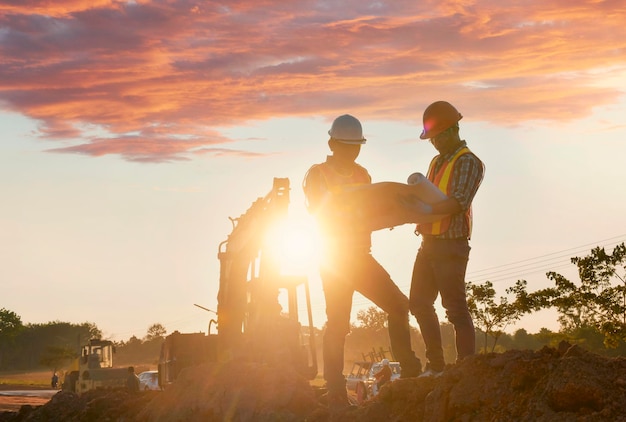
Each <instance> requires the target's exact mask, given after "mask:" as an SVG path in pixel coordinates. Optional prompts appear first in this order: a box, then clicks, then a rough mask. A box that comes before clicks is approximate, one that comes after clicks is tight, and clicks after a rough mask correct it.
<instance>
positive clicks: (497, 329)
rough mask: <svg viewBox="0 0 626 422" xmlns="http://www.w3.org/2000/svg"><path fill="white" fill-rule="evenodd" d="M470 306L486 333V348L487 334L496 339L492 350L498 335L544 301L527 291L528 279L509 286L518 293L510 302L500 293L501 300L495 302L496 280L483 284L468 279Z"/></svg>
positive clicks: (476, 322)
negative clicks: (497, 302)
mask: <svg viewBox="0 0 626 422" xmlns="http://www.w3.org/2000/svg"><path fill="white" fill-rule="evenodd" d="M466 289H467V306H468V307H469V310H470V314H471V315H472V318H473V320H474V324H475V325H476V326H477V327H478V328H479V329H480V330H482V331H483V332H484V333H485V350H487V337H488V336H489V335H491V336H492V337H493V339H494V341H493V346H492V348H491V351H493V350H494V349H495V347H496V343H497V342H498V338H499V337H500V336H501V335H502V334H503V333H504V329H505V328H506V327H507V326H508V325H509V324H510V323H513V322H515V321H517V320H519V319H520V318H521V317H522V315H524V314H525V313H528V312H530V311H531V310H534V309H536V308H537V307H538V306H540V305H539V304H540V303H541V302H540V301H539V300H538V299H536V298H535V295H534V294H528V293H527V292H526V281H524V280H518V281H517V282H516V283H515V286H513V287H509V288H508V289H506V292H507V293H509V294H514V295H515V301H514V302H512V303H509V300H508V298H507V297H505V296H501V297H500V303H499V304H496V301H495V296H496V291H495V289H494V288H493V283H491V282H490V281H486V282H485V283H483V284H474V283H471V282H468V283H467V286H466Z"/></svg>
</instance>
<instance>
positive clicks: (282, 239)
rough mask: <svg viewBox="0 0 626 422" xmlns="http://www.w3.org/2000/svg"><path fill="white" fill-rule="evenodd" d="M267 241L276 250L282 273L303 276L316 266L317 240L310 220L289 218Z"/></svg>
mask: <svg viewBox="0 0 626 422" xmlns="http://www.w3.org/2000/svg"><path fill="white" fill-rule="evenodd" d="M269 239H270V243H271V244H273V245H274V246H275V247H276V248H277V254H278V256H279V257H280V262H281V270H282V271H281V272H282V273H284V274H303V273H306V272H308V271H309V270H310V269H311V267H312V266H314V267H315V266H317V260H318V252H319V239H318V235H317V231H316V227H315V224H314V223H313V220H312V219H304V218H302V219H295V218H289V219H287V221H285V222H284V224H282V225H280V227H278V228H277V229H276V231H274V232H273V233H271V235H270V238H269Z"/></svg>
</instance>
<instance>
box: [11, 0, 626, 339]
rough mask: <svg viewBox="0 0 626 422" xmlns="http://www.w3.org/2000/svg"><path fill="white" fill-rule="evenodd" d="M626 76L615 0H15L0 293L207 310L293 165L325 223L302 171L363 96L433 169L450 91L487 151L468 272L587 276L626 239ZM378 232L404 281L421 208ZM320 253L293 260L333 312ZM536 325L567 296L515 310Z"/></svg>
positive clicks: (20, 303)
mask: <svg viewBox="0 0 626 422" xmlns="http://www.w3.org/2000/svg"><path fill="white" fill-rule="evenodd" d="M335 3H336V4H335ZM625 94H626V5H625V4H624V2H623V1H617V0H614V1H611V0H608V1H601V0H595V1H593V0H589V1H582V0H553V1H546V0H542V1H539V0H529V1H514V2H506V1H480V0H477V1H465V0H459V1H430V0H429V1H419V2H416V1H371V2H370V1H363V0H358V1H356V0H348V1H342V2H329V1H298V2H288V1H284V0H281V1H275V0H259V1H251V0H248V1H236V0H235V1H228V2H218V1H192V0H162V1H110V0H90V1H86V0H56V1H54V2H50V1H44V0H23V1H20V2H15V1H6V0H5V1H0V127H2V141H1V142H0V197H1V198H2V206H1V207H0V282H1V283H2V293H1V294H0V308H6V309H8V310H11V311H14V312H16V313H17V314H18V315H20V316H21V318H22V321H23V322H24V323H44V322H48V321H54V320H59V321H68V322H74V323H81V322H85V321H89V322H94V323H96V324H97V325H98V327H100V328H101V329H102V330H103V332H104V334H105V336H106V337H108V338H113V339H116V340H126V339H128V338H129V337H130V336H131V335H137V336H138V337H143V336H144V335H145V333H146V330H147V329H148V327H149V326H150V325H151V324H152V323H155V322H159V323H161V324H163V325H164V326H165V327H166V329H167V330H168V333H169V332H172V331H174V330H179V331H183V332H191V331H205V332H206V329H207V325H208V321H209V319H210V318H213V317H214V315H212V314H209V313H207V312H206V311H203V310H201V309H199V308H197V307H195V306H193V305H194V304H199V305H202V306H204V307H207V308H209V309H216V308H217V298H216V296H217V286H218V279H219V261H218V259H217V252H218V245H219V243H220V242H222V241H224V240H226V237H227V236H228V234H229V233H230V231H231V227H232V226H231V222H230V220H229V217H233V218H234V217H238V216H239V215H241V214H243V213H244V212H245V211H246V209H248V208H249V207H250V205H251V204H252V202H253V201H254V200H256V199H257V198H258V197H261V196H264V195H265V194H266V193H267V192H268V191H269V190H270V189H271V186H272V180H273V178H274V177H288V178H289V179H290V181H291V207H290V216H291V220H290V224H291V225H292V226H293V227H294V228H295V229H301V230H307V229H308V227H309V223H310V217H309V216H308V215H307V213H306V211H305V208H304V199H303V195H302V190H301V182H302V179H303V176H304V174H305V172H306V171H307V169H308V168H309V167H310V166H311V165H312V164H314V163H318V162H321V161H323V160H324V159H325V157H326V155H327V154H328V152H329V151H328V147H327V140H328V135H327V131H328V129H329V128H330V124H331V122H332V120H333V119H334V118H335V117H336V116H338V115H341V114H344V113H349V114H352V115H354V116H356V117H357V118H359V119H360V120H361V122H362V124H363V128H364V132H365V136H366V138H367V139H368V141H367V144H366V145H365V146H364V147H363V149H362V152H361V155H360V156H359V158H358V160H357V161H358V162H359V163H360V164H362V165H363V166H365V167H366V168H368V170H369V171H370V174H371V175H372V177H373V179H374V181H375V182H380V181H396V182H404V181H405V180H406V177H407V176H408V175H409V174H411V173H413V172H415V171H420V172H422V173H425V172H426V169H427V166H428V163H429V162H430V160H431V158H432V157H433V155H434V154H435V153H436V151H435V150H434V148H433V147H432V145H430V143H428V142H427V141H420V140H419V134H420V132H421V129H422V127H421V119H422V112H423V110H424V108H425V107H426V106H428V104H430V103H432V102H433V101H436V100H447V101H449V102H451V103H452V104H454V105H455V106H456V107H457V108H458V109H459V111H460V112H461V113H462V114H463V116H464V118H463V120H461V122H460V125H461V137H462V138H463V139H466V140H467V142H468V146H469V147H470V148H471V149H472V150H473V151H474V152H475V153H476V154H477V155H478V156H479V157H480V158H481V159H482V160H483V161H484V162H485V164H486V168H487V170H486V175H485V180H484V182H483V185H482V187H481V189H480V190H479V192H478V194H477V196H476V198H475V201H474V215H475V220H474V222H475V227H474V236H473V238H472V241H471V245H472V252H471V254H470V263H469V266H468V277H467V279H468V280H469V281H472V282H475V283H482V282H484V281H486V280H491V281H492V282H493V283H494V286H495V287H496V289H497V291H498V294H499V295H504V294H505V289H506V288H507V287H509V286H511V285H513V284H514V283H515V281H516V280H518V279H524V280H527V281H528V286H529V290H531V291H532V290H536V289H539V288H543V287H547V286H549V285H550V282H549V281H548V279H547V278H546V276H545V273H546V272H547V271H550V270H554V271H557V272H560V273H561V274H564V275H567V276H569V277H570V279H572V280H578V278H577V276H576V271H575V267H574V266H573V265H572V264H570V263H569V258H570V257H572V256H584V255H586V254H588V253H589V251H590V250H591V248H593V247H595V246H606V247H607V249H609V250H612V248H613V247H614V246H615V245H616V244H618V243H621V242H624V241H626V219H625V218H624V216H625V215H626V196H625V194H624V192H625V191H626V190H625V189H624V187H623V184H624V181H625V180H626V166H625V165H624V160H625V158H626V95H625ZM373 242H374V246H373V254H374V256H375V257H376V258H378V259H379V261H380V262H381V263H382V264H383V265H384V266H385V268H387V270H388V271H389V272H390V274H391V275H392V277H393V278H394V280H395V281H396V282H397V284H398V285H399V286H400V288H401V289H402V290H403V291H404V292H405V293H407V294H408V291H409V285H410V272H411V268H412V264H413V259H414V256H415V253H416V251H417V248H418V247H419V243H420V239H419V238H418V237H416V236H415V235H414V234H413V227H410V226H408V225H407V226H402V227H398V228H396V229H394V230H391V231H390V230H382V231H379V232H376V233H374V236H373ZM301 247H302V248H304V246H303V245H302V246H301ZM308 255H311V258H310V259H308V260H307V264H304V263H303V264H301V267H297V266H295V265H294V266H293V268H291V271H294V272H299V273H303V274H306V275H308V276H309V280H310V283H311V289H312V296H313V310H314V315H313V318H314V322H315V325H316V326H318V327H321V326H322V325H323V323H324V322H325V315H324V301H323V296H322V292H321V286H320V283H319V279H318V277H317V273H316V270H315V265H314V259H313V258H312V254H311V253H309V254H308ZM370 305H371V303H370V302H368V301H367V300H365V299H363V297H362V296H360V295H355V299H354V312H355V313H356V311H358V310H359V309H364V308H367V307H368V306H370ZM440 316H441V318H442V320H444V317H443V313H441V314H440ZM411 323H412V325H414V326H415V325H416V323H415V320H414V318H412V319H411ZM541 327H547V328H550V329H558V323H557V322H556V314H554V313H552V312H550V311H545V312H542V313H539V314H535V315H533V316H531V317H526V318H524V319H523V320H522V321H520V323H519V324H517V325H516V326H513V327H509V328H508V329H507V331H512V330H514V329H516V328H526V329H528V330H529V331H530V332H536V331H537V330H538V329H539V328H541Z"/></svg>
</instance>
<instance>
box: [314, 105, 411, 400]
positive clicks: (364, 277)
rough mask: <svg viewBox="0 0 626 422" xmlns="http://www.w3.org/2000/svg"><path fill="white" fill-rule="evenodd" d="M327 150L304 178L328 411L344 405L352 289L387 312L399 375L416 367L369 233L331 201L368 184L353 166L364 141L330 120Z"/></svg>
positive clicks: (340, 121) (403, 316)
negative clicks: (316, 237) (318, 240)
mask: <svg viewBox="0 0 626 422" xmlns="http://www.w3.org/2000/svg"><path fill="white" fill-rule="evenodd" d="M328 133H329V135H330V140H329V141H328V147H329V148H330V150H331V151H332V155H330V156H327V158H326V161H325V162H323V163H321V164H315V165H313V166H312V167H311V168H310V169H309V170H308V172H307V173H306V176H305V178H304V182H303V189H304V193H305V196H306V200H307V207H308V210H309V212H311V213H312V214H313V215H314V216H315V217H316V219H317V221H318V225H319V227H320V230H321V232H322V241H323V250H322V253H321V255H322V256H321V266H320V276H321V279H322V284H323V288H324V296H325V299H326V317H327V323H326V330H325V333H324V339H323V361H324V379H325V380H326V387H327V389H328V395H327V398H328V405H329V408H330V409H331V410H336V409H341V408H342V407H347V406H349V405H350V402H349V400H348V395H347V391H346V379H345V376H344V375H343V365H344V345H345V338H346V335H347V334H348V333H349V332H350V312H351V308H352V296H353V295H354V292H355V291H358V292H360V293H361V294H362V295H363V296H365V297H366V298H368V299H370V300H371V301H372V302H374V303H375V304H376V305H377V306H379V307H380V308H381V309H382V310H384V311H385V312H386V313H387V318H388V326H389V337H390V342H391V348H392V351H393V354H394V355H395V356H396V357H397V358H398V360H399V361H400V364H401V366H402V373H403V375H406V376H407V377H408V376H413V377H416V376H417V375H419V373H420V372H421V363H420V361H419V359H418V358H417V357H416V356H415V354H414V353H413V351H412V350H411V340H410V331H409V301H408V298H407V297H406V295H404V294H403V293H402V292H401V291H400V289H399V288H398V286H396V285H395V284H394V282H393V281H392V280H391V277H390V276H389V274H388V273H387V271H385V269H384V268H383V267H382V266H381V265H380V264H379V263H378V262H377V261H376V260H375V259H374V258H373V257H372V255H371V253H370V247H371V232H370V230H369V229H366V228H364V227H363V226H362V225H361V224H355V216H354V210H350V209H348V208H344V205H345V204H342V203H337V202H341V201H333V199H336V196H335V194H336V193H339V192H341V190H342V188H343V187H348V186H354V185H365V184H370V183H371V177H370V175H369V173H368V171H367V170H366V169H365V168H364V167H362V166H360V165H359V164H357V163H356V162H355V160H356V158H357V157H358V155H359V153H360V151H361V145H362V144H364V143H365V142H366V140H365V138H364V137H363V130H362V127H361V123H360V122H359V120H357V119H356V118H355V117H353V116H351V115H348V114H345V115H343V116H339V117H337V118H336V119H335V121H334V122H333V124H332V126H331V128H330V130H329V132H328Z"/></svg>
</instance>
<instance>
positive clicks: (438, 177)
mask: <svg viewBox="0 0 626 422" xmlns="http://www.w3.org/2000/svg"><path fill="white" fill-rule="evenodd" d="M464 154H472V152H471V151H470V150H469V148H467V147H465V148H461V149H460V150H459V151H458V152H457V153H456V154H455V155H454V156H453V157H452V158H451V159H449V160H447V161H446V162H445V163H444V164H443V165H442V166H441V168H440V169H439V170H438V171H437V173H435V163H436V162H437V157H435V158H433V160H432V161H431V162H430V166H429V167H428V176H427V177H428V180H430V181H431V182H433V184H434V185H435V186H437V187H438V188H439V190H441V191H442V192H443V193H445V194H446V195H448V194H449V192H450V187H451V186H452V172H453V170H454V165H455V164H456V161H457V160H458V159H459V157H460V156H462V155H464ZM451 221H452V216H451V215H448V216H446V217H444V218H442V219H441V220H439V221H435V222H433V223H423V224H418V225H417V231H418V232H419V233H421V234H423V235H433V236H436V235H440V234H442V233H445V232H446V231H447V230H448V229H449V228H450V222H451ZM465 221H466V223H467V227H468V230H469V231H468V237H469V236H470V235H471V234H472V206H471V205H470V206H469V208H468V209H467V211H466V212H465Z"/></svg>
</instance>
